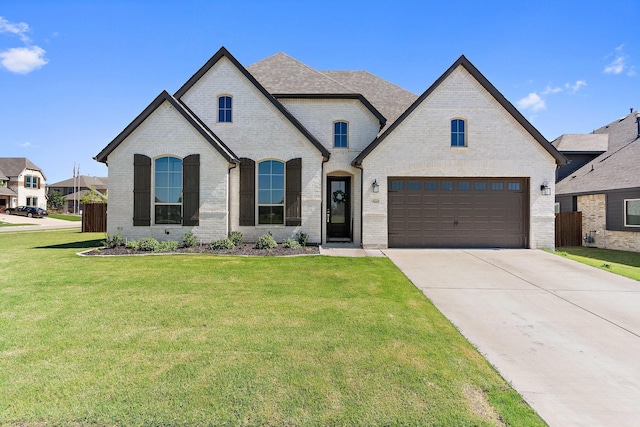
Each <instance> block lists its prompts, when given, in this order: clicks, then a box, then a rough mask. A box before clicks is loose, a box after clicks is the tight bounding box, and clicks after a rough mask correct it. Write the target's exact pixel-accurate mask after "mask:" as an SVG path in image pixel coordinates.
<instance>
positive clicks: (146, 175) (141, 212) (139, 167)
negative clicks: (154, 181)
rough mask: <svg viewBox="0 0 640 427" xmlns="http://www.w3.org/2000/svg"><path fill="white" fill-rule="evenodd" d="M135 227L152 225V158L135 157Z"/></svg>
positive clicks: (135, 155)
mask: <svg viewBox="0 0 640 427" xmlns="http://www.w3.org/2000/svg"><path fill="white" fill-rule="evenodd" d="M133 225H134V226H149V225H151V158H149V157H147V156H145V155H144V154H134V155H133Z"/></svg>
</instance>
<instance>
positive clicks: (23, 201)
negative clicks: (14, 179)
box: [10, 169, 47, 209]
mask: <svg viewBox="0 0 640 427" xmlns="http://www.w3.org/2000/svg"><path fill="white" fill-rule="evenodd" d="M27 175H30V176H37V177H38V179H39V180H40V188H27V187H25V177H26V176H27ZM17 184H18V186H17V191H15V190H16V188H15V187H14V186H10V187H14V191H15V192H16V193H17V194H18V197H17V201H16V203H17V204H16V206H12V207H18V206H26V205H27V197H31V198H33V197H37V198H38V203H37V207H39V208H42V209H47V196H46V191H45V188H46V181H45V179H44V176H42V173H40V172H39V171H36V170H29V169H25V170H24V171H22V173H21V174H20V175H18V183H17Z"/></svg>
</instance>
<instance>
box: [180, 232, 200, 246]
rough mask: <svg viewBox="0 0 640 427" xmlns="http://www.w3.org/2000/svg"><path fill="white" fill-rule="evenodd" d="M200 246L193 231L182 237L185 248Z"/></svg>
mask: <svg viewBox="0 0 640 427" xmlns="http://www.w3.org/2000/svg"><path fill="white" fill-rule="evenodd" d="M197 244H198V240H197V239H196V235H195V234H193V231H188V232H186V233H184V234H183V235H182V246H184V247H185V248H190V247H192V246H195V245H197Z"/></svg>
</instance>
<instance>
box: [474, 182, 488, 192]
mask: <svg viewBox="0 0 640 427" xmlns="http://www.w3.org/2000/svg"><path fill="white" fill-rule="evenodd" d="M473 189H474V190H476V191H487V183H486V182H475V183H474V184H473Z"/></svg>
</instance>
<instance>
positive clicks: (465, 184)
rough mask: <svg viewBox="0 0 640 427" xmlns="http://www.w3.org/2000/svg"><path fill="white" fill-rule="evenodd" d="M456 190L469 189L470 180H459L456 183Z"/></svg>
mask: <svg viewBox="0 0 640 427" xmlns="http://www.w3.org/2000/svg"><path fill="white" fill-rule="evenodd" d="M458 190H459V191H469V190H471V183H470V182H459V183H458Z"/></svg>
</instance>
